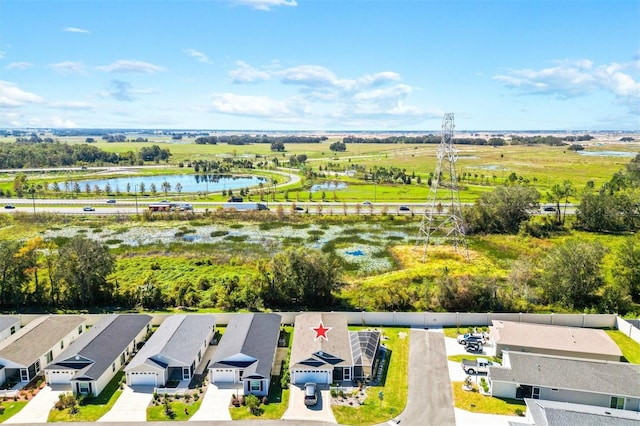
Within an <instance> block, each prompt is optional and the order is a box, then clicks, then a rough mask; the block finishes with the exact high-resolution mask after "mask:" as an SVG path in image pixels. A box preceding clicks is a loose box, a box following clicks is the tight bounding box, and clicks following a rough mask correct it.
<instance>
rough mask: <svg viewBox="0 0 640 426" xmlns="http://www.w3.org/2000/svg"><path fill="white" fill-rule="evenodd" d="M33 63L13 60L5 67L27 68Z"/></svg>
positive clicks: (11, 68)
mask: <svg viewBox="0 0 640 426" xmlns="http://www.w3.org/2000/svg"><path fill="white" fill-rule="evenodd" d="M32 66H33V64H32V63H31V62H11V63H10V64H7V66H6V67H5V68H6V69H8V70H26V69H27V68H31V67H32Z"/></svg>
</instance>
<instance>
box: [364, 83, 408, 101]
mask: <svg viewBox="0 0 640 426" xmlns="http://www.w3.org/2000/svg"><path fill="white" fill-rule="evenodd" d="M412 91H413V89H412V88H411V86H407V85H406V84H398V85H395V86H392V87H385V88H380V89H373V90H368V91H363V92H359V93H357V94H356V95H355V96H354V99H355V100H357V101H367V102H380V101H387V100H396V99H398V98H406V97H407V96H408V95H409V94H410V93H411V92H412Z"/></svg>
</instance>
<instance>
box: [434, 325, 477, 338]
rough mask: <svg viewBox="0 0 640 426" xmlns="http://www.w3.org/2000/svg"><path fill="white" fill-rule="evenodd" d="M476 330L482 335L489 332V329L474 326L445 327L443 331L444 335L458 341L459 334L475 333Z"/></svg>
mask: <svg viewBox="0 0 640 426" xmlns="http://www.w3.org/2000/svg"><path fill="white" fill-rule="evenodd" d="M474 328H475V329H476V330H477V331H476V332H477V333H481V332H483V331H486V332H489V327H480V326H473V325H461V326H460V327H444V328H443V329H442V331H443V332H444V335H445V336H446V337H451V338H452V339H457V338H458V335H459V334H465V333H469V332H473V331H474Z"/></svg>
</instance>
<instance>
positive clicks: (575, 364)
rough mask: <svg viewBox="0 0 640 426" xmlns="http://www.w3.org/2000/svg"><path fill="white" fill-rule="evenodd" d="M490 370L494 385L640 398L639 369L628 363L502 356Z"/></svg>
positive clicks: (514, 354) (513, 354)
mask: <svg viewBox="0 0 640 426" xmlns="http://www.w3.org/2000/svg"><path fill="white" fill-rule="evenodd" d="M502 357H503V366H501V367H497V366H496V367H489V377H490V378H491V380H492V381H494V382H495V381H498V382H508V383H516V384H524V385H531V386H540V387H546V388H557V389H571V390H579V391H584V392H591V393H599V394H608V395H619V396H626V397H632V398H640V365H639V364H629V363H626V362H614V361H601V360H590V359H583V358H568V357H556V356H551V355H540V354H532V353H525V352H515V351H505V352H503V355H502Z"/></svg>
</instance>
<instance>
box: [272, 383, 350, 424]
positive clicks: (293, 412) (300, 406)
mask: <svg viewBox="0 0 640 426" xmlns="http://www.w3.org/2000/svg"><path fill="white" fill-rule="evenodd" d="M325 386H326V385H325ZM319 389H320V395H319V398H318V403H317V404H316V405H314V406H310V407H307V406H306V405H304V389H303V386H302V385H294V384H291V385H289V408H287V411H286V412H285V413H284V415H283V416H282V419H283V420H302V421H305V422H307V421H317V422H327V423H338V422H337V421H336V418H335V416H334V415H333V411H332V410H331V403H330V401H331V394H330V392H329V387H328V386H326V388H322V387H319Z"/></svg>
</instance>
